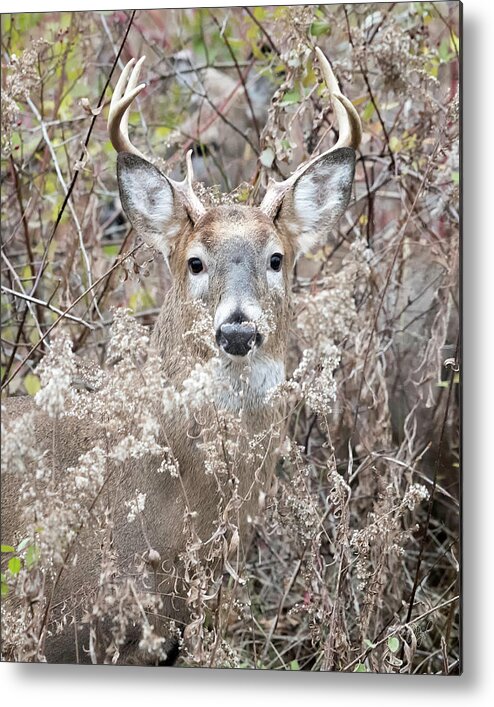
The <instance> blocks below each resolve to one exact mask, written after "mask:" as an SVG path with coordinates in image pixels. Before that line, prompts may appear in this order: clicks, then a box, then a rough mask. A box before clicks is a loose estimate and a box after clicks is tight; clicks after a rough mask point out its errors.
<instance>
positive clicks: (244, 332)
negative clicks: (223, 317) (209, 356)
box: [216, 322, 261, 356]
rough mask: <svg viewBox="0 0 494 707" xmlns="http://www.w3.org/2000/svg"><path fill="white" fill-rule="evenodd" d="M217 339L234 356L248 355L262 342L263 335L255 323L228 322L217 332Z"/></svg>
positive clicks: (224, 349)
mask: <svg viewBox="0 0 494 707" xmlns="http://www.w3.org/2000/svg"><path fill="white" fill-rule="evenodd" d="M216 341H217V343H218V346H220V347H221V348H222V349H223V351H226V353H229V354H231V355H232V356H246V355H247V354H248V353H249V351H252V349H253V348H254V346H256V345H259V344H260V343H261V335H260V334H259V333H258V331H257V329H256V327H255V325H254V324H250V323H248V322H240V323H238V322H227V323H226V324H222V325H221V326H220V328H219V329H218V331H217V332H216Z"/></svg>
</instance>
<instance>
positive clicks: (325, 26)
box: [310, 20, 331, 37]
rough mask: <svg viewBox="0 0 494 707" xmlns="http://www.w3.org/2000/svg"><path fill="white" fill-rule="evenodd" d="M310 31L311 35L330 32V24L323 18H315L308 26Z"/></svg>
mask: <svg viewBox="0 0 494 707" xmlns="http://www.w3.org/2000/svg"><path fill="white" fill-rule="evenodd" d="M310 33H311V35H312V36H313V37H320V36H321V34H330V33H331V25H330V24H329V23H328V22H325V20H316V21H315V22H313V23H312V24H311V26H310Z"/></svg>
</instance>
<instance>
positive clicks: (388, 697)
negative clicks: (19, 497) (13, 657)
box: [0, 0, 494, 707]
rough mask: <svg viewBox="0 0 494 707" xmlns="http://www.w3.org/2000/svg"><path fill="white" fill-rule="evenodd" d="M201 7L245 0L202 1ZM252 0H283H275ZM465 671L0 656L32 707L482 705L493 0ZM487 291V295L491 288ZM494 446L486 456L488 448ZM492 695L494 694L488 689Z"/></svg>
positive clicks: (471, 80)
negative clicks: (179, 665) (385, 672)
mask: <svg viewBox="0 0 494 707" xmlns="http://www.w3.org/2000/svg"><path fill="white" fill-rule="evenodd" d="M193 4H196V3H193V2H192V3H184V2H179V1H175V2H163V1H161V2H152V1H148V2H138V3H134V4H132V5H129V3H127V2H116V1H115V0H106V1H105V0H99V1H95V0H85V1H84V2H77V0H72V2H71V3H68V2H67V1H66V0H65V2H60V0H59V1H58V2H56V1H55V0H44V2H43V5H42V7H40V3H39V0H38V2H35V1H34V0H30V1H29V0H17V2H14V1H13V0H3V1H2V12H19V11H22V12H32V11H38V12H39V11H40V10H42V11H54V10H60V9H61V8H64V9H67V8H68V6H69V5H70V9H71V10H77V9H81V10H97V9H101V8H108V9H122V7H132V8H134V7H136V5H137V7H140V8H146V9H147V8H152V7H179V6H190V5H193ZM197 4H201V5H202V6H225V5H226V4H229V5H232V6H233V5H241V4H245V3H239V2H230V3H221V2H207V0H205V1H204V2H202V3H197ZM249 4H250V5H251V6H253V5H255V4H271V5H275V4H285V3H280V2H271V3H266V2H262V0H260V1H259V2H257V3H256V2H250V3H249ZM463 5H464V8H463V9H464V74H463V87H464V96H463V103H464V170H463V184H464V261H463V268H464V318H463V329H464V345H465V352H464V356H465V359H466V365H465V368H464V371H463V395H464V406H465V407H464V497H463V511H464V557H463V571H464V588H463V599H464V646H463V648H464V674H463V676H462V677H460V678H454V677H451V678H432V677H428V676H423V677H419V676H413V677H407V676H381V675H364V674H355V675H348V674H345V675H342V674H327V673H323V674H317V673H311V674H308V673H305V674H304V673H280V672H274V671H272V672H262V671H261V672H251V671H226V670H223V671H208V670H189V669H182V670H178V669H156V668H154V669H153V668H118V667H116V668H109V667H104V666H95V667H91V666H89V667H85V666H55V665H53V666H52V665H12V664H6V663H3V664H2V665H1V666H0V671H1V673H0V680H1V688H0V690H1V695H2V697H3V698H4V699H5V698H7V699H9V702H5V704H10V703H11V702H10V701H11V700H15V704H19V705H20V704H31V705H35V706H36V707H43V706H44V705H47V706H48V705H49V706H50V707H54V705H57V703H58V702H60V703H61V704H64V705H66V704H69V705H70V707H79V705H84V707H86V706H87V704H88V701H89V704H91V703H93V704H95V705H101V704H105V705H109V707H113V705H118V707H126V705H132V706H136V705H140V704H142V703H144V702H145V703H146V704H147V705H148V704H153V703H154V704H156V705H167V704H170V701H171V704H174V702H175V700H176V702H177V705H180V707H182V705H185V706H186V707H188V706H189V705H190V704H197V705H198V706H199V707H207V705H215V706H216V707H219V705H221V704H224V703H227V704H228V703H230V704H232V705H235V706H237V705H239V706H242V705H244V704H245V705H249V707H250V706H251V705H252V704H253V703H254V704H256V703H257V704H259V705H265V704H269V703H272V704H273V706H274V705H283V707H290V705H297V707H298V706H300V705H302V706H303V707H305V704H307V703H308V702H309V703H310V704H311V705H319V704H321V705H329V704H331V705H335V704H336V705H338V703H340V702H341V703H342V704H344V705H345V707H346V705H349V706H352V705H363V706H365V707H373V705H379V707H383V706H385V705H387V704H389V705H391V704H393V707H394V706H395V705H399V707H407V706H408V705H411V706H413V707H417V705H420V707H422V705H425V706H428V705H442V704H444V705H448V707H454V706H455V705H460V704H462V705H463V704H464V702H465V700H467V701H468V704H469V705H470V704H472V705H483V704H485V703H487V700H488V694H489V688H490V687H494V679H493V676H494V665H493V659H494V657H493V646H494V625H493V623H494V622H493V615H494V611H493V598H494V581H493V579H494V578H493V573H492V569H491V568H492V566H493V562H492V547H493V540H492V539H491V535H490V532H491V526H490V522H489V520H490V517H491V516H492V515H493V509H492V504H493V502H494V493H493V481H492V479H493V477H494V471H493V469H492V463H491V464H490V465H489V467H490V468H489V467H488V466H487V460H488V459H489V460H490V459H491V458H492V441H491V440H492V437H493V434H492V424H491V421H490V414H491V413H492V414H494V412H493V411H494V397H493V395H494V390H493V385H492V380H493V377H494V374H493V372H492V368H493V361H492V356H491V355H490V354H491V348H490V344H491V336H490V335H491V332H492V330H493V325H494V318H493V316H492V309H493V304H494V298H493V297H492V286H491V288H489V285H490V284H491V283H492V282H493V281H494V247H493V244H494V228H493V226H492V222H493V220H494V208H493V203H494V202H493V198H492V194H491V192H492V188H489V187H491V185H492V184H493V179H492V169H493V168H494V160H493V155H492V141H493V138H492V135H491V133H492V125H493V123H494V120H493V117H494V110H493V108H494V101H493V96H494V80H493V74H492V71H489V68H491V69H492V66H493V62H492V47H493V46H494V11H493V10H494V3H493V2H492V0H464V3H463ZM489 295H490V296H489ZM489 452H490V457H489V456H488V455H489ZM490 699H492V697H491V698H490Z"/></svg>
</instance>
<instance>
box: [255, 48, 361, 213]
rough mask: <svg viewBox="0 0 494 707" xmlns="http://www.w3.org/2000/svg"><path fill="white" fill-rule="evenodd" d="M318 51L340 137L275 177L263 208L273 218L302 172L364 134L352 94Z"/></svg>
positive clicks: (317, 49)
mask: <svg viewBox="0 0 494 707" xmlns="http://www.w3.org/2000/svg"><path fill="white" fill-rule="evenodd" d="M316 55H317V58H318V60H319V65H320V67H321V71H322V74H323V77H324V81H325V83H326V85H327V87H328V89H329V94H330V96H331V99H332V101H333V107H334V111H335V113H336V119H337V121H338V130H339V136H338V140H337V142H336V144H335V145H333V147H330V148H329V150H326V152H323V153H322V154H321V155H317V156H316V157H313V158H312V159H310V160H308V161H307V162H304V163H303V164H301V165H300V166H299V167H298V168H297V169H296V170H295V172H293V174H292V175H291V176H290V177H288V178H287V179H285V180H284V181H281V182H276V181H275V180H272V181H271V182H270V184H269V186H268V189H267V191H266V194H265V195H264V199H263V200H262V203H261V207H260V208H261V210H262V211H264V213H266V214H268V216H271V217H272V218H274V216H275V215H276V212H277V211H278V208H279V205H280V203H281V201H282V199H283V197H284V195H285V194H286V193H287V192H288V190H289V189H291V187H292V186H293V185H294V184H295V182H296V181H297V180H298V179H299V178H300V177H301V176H302V174H304V172H306V171H307V170H308V169H309V167H311V166H312V165H313V164H315V163H316V162H318V161H319V160H321V159H322V158H323V157H325V156H326V155H328V154H329V153H330V152H333V151H334V150H336V149H338V148H340V147H352V148H353V149H354V150H356V149H357V148H358V146H359V144H360V139H361V137H362V124H361V122H360V118H359V115H358V113H357V111H356V110H355V108H354V106H353V105H352V103H351V101H349V100H348V98H347V97H346V96H344V95H343V94H342V93H341V91H340V87H339V85H338V81H337V80H336V76H335V75H334V73H333V69H332V68H331V65H330V63H329V61H328V60H327V58H326V57H325V55H324V54H323V52H322V51H321V50H320V49H319V47H316Z"/></svg>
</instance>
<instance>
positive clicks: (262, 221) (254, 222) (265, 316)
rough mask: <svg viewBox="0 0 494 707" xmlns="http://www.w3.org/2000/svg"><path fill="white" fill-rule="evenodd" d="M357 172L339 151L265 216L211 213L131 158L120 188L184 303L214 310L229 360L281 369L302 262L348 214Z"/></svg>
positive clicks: (244, 211)
mask: <svg viewBox="0 0 494 707" xmlns="http://www.w3.org/2000/svg"><path fill="white" fill-rule="evenodd" d="M354 166H355V153H354V150H353V149H351V148H340V149H338V150H335V151H333V152H331V153H330V154H328V155H326V156H324V157H323V158H321V159H319V160H318V161H317V163H315V164H314V165H312V166H310V168H309V169H307V170H305V171H304V172H303V174H301V175H300V177H299V178H297V179H294V180H293V183H290V184H289V188H286V189H285V190H284V191H283V194H282V197H281V198H277V199H276V200H275V201H274V202H273V199H272V198H271V197H270V196H269V194H267V195H266V197H265V200H264V202H263V204H261V206H260V207H247V206H240V205H239V206H220V207H215V208H211V209H205V208H204V206H202V204H200V202H198V200H197V201H196V200H195V199H197V197H195V196H194V195H193V194H191V192H189V193H187V194H186V195H185V196H184V194H183V193H182V191H181V186H182V183H176V182H173V181H172V180H170V179H168V178H167V177H165V176H164V175H163V174H161V172H159V171H158V170H157V169H156V168H155V167H153V165H151V164H150V163H149V162H147V161H146V160H144V159H142V158H141V157H139V156H137V155H133V154H129V153H125V152H122V153H120V154H119V156H118V181H119V187H120V197H121V201H122V205H123V207H124V209H125V211H126V213H127V216H128V217H129V219H130V221H131V223H132V225H133V226H134V228H135V229H136V231H137V232H138V233H139V234H140V235H141V236H142V237H143V238H144V239H145V240H146V241H147V242H148V243H149V244H150V245H152V246H154V247H155V248H157V249H159V250H160V251H161V252H162V253H163V254H164V256H165V257H166V258H167V260H168V262H169V264H170V269H171V272H172V274H173V276H174V278H175V283H176V287H177V291H178V292H179V293H180V300H181V301H182V302H190V301H194V300H196V301H202V302H203V303H204V304H205V305H206V306H207V308H208V310H209V313H210V314H211V316H212V318H213V322H214V331H215V338H216V343H217V346H218V348H219V351H220V353H221V355H222V356H225V357H227V358H229V359H233V360H237V361H242V359H244V358H245V357H247V356H248V355H252V357H255V356H257V358H259V357H264V358H266V357H267V358H269V359H270V360H271V361H277V362H280V361H281V360H282V359H283V358H284V348H285V345H286V332H287V329H288V321H287V320H288V307H289V305H288V302H289V291H290V278H291V272H292V269H293V264H294V261H295V259H296V257H297V256H298V255H299V254H300V253H303V252H304V251H306V250H308V249H309V248H311V247H312V246H313V245H314V244H317V243H321V242H323V241H324V240H325V239H326V237H327V233H328V231H329V230H330V228H331V227H332V226H333V225H334V223H335V222H336V221H337V219H338V218H339V217H340V215H341V213H342V212H343V211H344V209H345V208H346V206H347V204H348V200H349V198H350V193H351V184H352V180H353V172H354ZM295 176H296V175H295ZM273 204H274V206H273ZM184 324H185V322H184Z"/></svg>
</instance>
